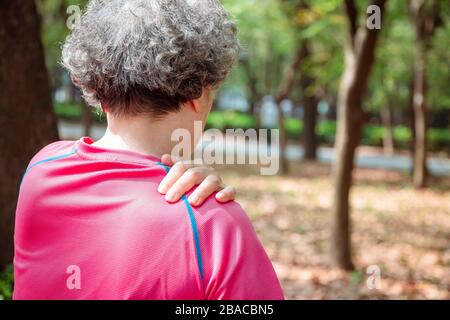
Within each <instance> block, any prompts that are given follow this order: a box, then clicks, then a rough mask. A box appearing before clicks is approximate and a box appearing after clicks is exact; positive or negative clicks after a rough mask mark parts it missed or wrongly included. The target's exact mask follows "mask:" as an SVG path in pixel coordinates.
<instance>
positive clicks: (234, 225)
mask: <svg viewBox="0 0 450 320" xmlns="http://www.w3.org/2000/svg"><path fill="white" fill-rule="evenodd" d="M92 144H93V141H92V140H91V139H90V138H82V139H81V140H79V141H60V142H56V143H53V144H50V145H48V146H47V147H45V148H44V149H42V150H41V151H40V152H39V153H38V154H37V155H36V156H35V157H34V158H33V159H32V161H31V162H30V165H29V166H28V168H27V170H26V172H25V175H24V177H23V180H22V184H21V187H20V194H19V200H18V205H17V211H16V223H15V235H14V242H15V257H14V276H15V287H14V299H139V300H142V299H188V300H194V299H283V293H282V290H281V287H280V283H279V281H278V279H277V276H276V274H275V271H274V269H273V267H272V264H271V262H270V260H269V258H268V256H267V254H266V253H265V251H264V249H263V247H262V246H261V243H260V242H259V240H258V238H257V236H256V233H255V231H254V229H253V227H252V225H251V223H250V221H249V219H248V217H247V215H246V214H245V212H244V211H243V210H242V208H241V207H240V206H239V204H237V203H236V202H229V203H226V204H221V203H218V202H217V201H216V200H215V198H214V197H213V196H211V197H209V198H208V199H207V200H206V201H205V203H204V204H203V205H202V206H200V207H198V208H193V207H191V206H190V205H189V203H188V201H187V196H186V195H185V196H183V198H182V199H181V200H180V201H179V202H177V203H175V204H169V203H167V202H166V201H165V199H164V197H163V196H162V195H161V194H159V193H158V191H157V187H158V185H159V183H160V181H161V180H162V179H163V177H164V176H165V174H166V173H167V171H168V170H169V168H167V167H165V166H163V165H162V164H160V163H159V159H157V158H156V157H153V156H148V155H144V154H141V153H137V152H130V151H123V150H110V149H103V148H100V147H97V146H93V145H92Z"/></svg>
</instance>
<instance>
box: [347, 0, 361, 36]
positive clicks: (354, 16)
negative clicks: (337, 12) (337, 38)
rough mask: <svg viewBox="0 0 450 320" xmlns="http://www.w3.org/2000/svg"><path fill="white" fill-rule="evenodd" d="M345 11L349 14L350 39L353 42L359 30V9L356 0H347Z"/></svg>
mask: <svg viewBox="0 0 450 320" xmlns="http://www.w3.org/2000/svg"><path fill="white" fill-rule="evenodd" d="M344 9H345V13H346V14H347V18H348V24H349V33H350V39H351V42H352V44H353V41H354V39H355V36H356V33H357V32H358V9H357V8H356V4H355V1H354V0H345V2H344Z"/></svg>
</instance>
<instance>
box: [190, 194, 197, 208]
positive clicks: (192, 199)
mask: <svg viewBox="0 0 450 320" xmlns="http://www.w3.org/2000/svg"><path fill="white" fill-rule="evenodd" d="M198 200H199V199H198V197H196V196H191V197H189V203H190V204H192V205H194V206H195V205H197V203H198Z"/></svg>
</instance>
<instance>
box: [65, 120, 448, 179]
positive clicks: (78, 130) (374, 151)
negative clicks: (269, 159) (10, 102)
mask: <svg viewBox="0 0 450 320" xmlns="http://www.w3.org/2000/svg"><path fill="white" fill-rule="evenodd" d="M104 132H105V126H104V125H99V124H94V125H93V126H92V128H91V137H92V138H93V139H94V140H96V139H99V138H100V137H101V136H102V135H103V133H104ZM82 133H83V129H82V126H81V125H80V124H78V123H72V122H67V121H60V123H59V135H60V137H61V139H78V138H80V137H81V136H82ZM236 141H237V143H236V146H235V150H236V152H237V153H238V154H246V155H248V154H255V153H257V152H258V145H257V144H255V143H250V144H249V145H248V146H246V144H245V141H244V139H243V138H242V139H236ZM229 146H230V144H227V143H225V144H223V143H218V144H217V151H218V152H225V151H232V149H230V148H229ZM378 150H379V149H378V148H369V147H363V148H360V149H359V150H358V153H357V155H356V166H357V167H360V168H374V169H387V170H393V171H401V172H408V171H410V170H411V168H412V159H411V157H410V156H409V155H407V154H394V155H384V154H383V153H382V152H379V151H378ZM273 152H275V154H277V153H278V152H279V150H278V149H273ZM286 157H287V158H288V159H289V160H294V161H295V160H300V159H302V158H303V148H302V147H301V146H300V145H294V144H291V145H288V147H287V150H286ZM335 159H336V158H335V153H334V149H333V148H329V147H320V148H319V150H318V160H319V161H320V162H323V163H333V162H334V161H335ZM428 168H429V170H430V172H431V174H433V175H434V176H450V159H449V158H448V157H447V158H437V157H430V158H429V159H428Z"/></svg>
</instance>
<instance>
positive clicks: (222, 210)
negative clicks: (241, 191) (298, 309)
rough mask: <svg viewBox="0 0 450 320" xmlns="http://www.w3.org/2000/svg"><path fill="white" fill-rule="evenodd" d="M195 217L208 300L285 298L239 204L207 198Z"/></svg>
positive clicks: (268, 260) (267, 258) (270, 264)
mask: <svg viewBox="0 0 450 320" xmlns="http://www.w3.org/2000/svg"><path fill="white" fill-rule="evenodd" d="M195 216H196V219H197V223H198V227H199V237H200V243H201V252H202V261H203V273H204V290H205V295H206V298H207V299H212V300H282V299H284V297H283V292H282V289H281V286H280V283H279V281H278V278H277V275H276V273H275V271H274V269H273V267H272V263H271V262H270V259H269V257H268V256H267V254H266V252H265V251H264V248H263V247H262V245H261V243H260V241H259V240H258V237H257V235H256V233H255V231H254V229H253V226H252V225H251V222H250V220H249V219H248V217H247V215H246V214H245V212H244V211H243V210H242V208H241V207H240V205H239V204H237V203H235V202H230V203H227V204H223V205H217V203H214V202H212V201H207V202H206V203H205V205H204V206H203V207H202V208H199V209H198V210H196V212H195Z"/></svg>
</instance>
